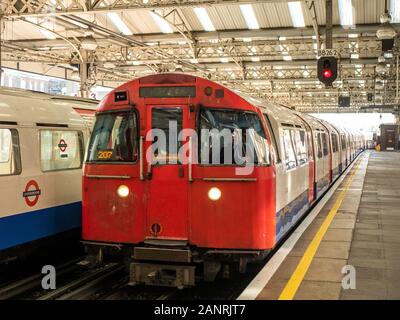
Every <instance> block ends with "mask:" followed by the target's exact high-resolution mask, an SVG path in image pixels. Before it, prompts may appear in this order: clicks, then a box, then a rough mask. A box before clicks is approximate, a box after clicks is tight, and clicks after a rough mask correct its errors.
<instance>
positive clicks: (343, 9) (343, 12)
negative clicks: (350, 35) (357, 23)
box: [339, 0, 354, 27]
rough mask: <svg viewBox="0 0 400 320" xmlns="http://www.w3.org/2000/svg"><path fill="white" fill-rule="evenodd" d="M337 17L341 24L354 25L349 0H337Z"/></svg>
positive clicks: (352, 10) (345, 25)
mask: <svg viewBox="0 0 400 320" xmlns="http://www.w3.org/2000/svg"><path fill="white" fill-rule="evenodd" d="M339 18H340V24H341V25H342V26H344V27H350V26H354V8H353V4H352V3H351V0H339Z"/></svg>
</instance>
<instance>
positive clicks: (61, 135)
mask: <svg viewBox="0 0 400 320" xmlns="http://www.w3.org/2000/svg"><path fill="white" fill-rule="evenodd" d="M82 155H83V143H82V134H81V132H78V131H63V130H40V163H41V169H42V171H43V172H46V171H57V170H68V169H78V168H80V167H81V165H82Z"/></svg>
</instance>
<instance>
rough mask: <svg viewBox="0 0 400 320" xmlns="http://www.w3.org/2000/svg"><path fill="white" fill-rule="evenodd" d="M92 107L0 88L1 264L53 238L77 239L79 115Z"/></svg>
mask: <svg viewBox="0 0 400 320" xmlns="http://www.w3.org/2000/svg"><path fill="white" fill-rule="evenodd" d="M95 107H96V102H91V101H89V100H80V99H76V98H70V97H62V96H53V95H48V94H44V93H35V92H31V91H27V90H17V89H6V88H2V89H0V203H1V205H0V263H5V262H9V261H10V260H16V259H18V258H21V257H24V256H26V255H28V253H31V252H34V251H35V250H36V249H38V248H40V245H41V244H45V242H46V245H47V244H49V243H51V242H52V240H54V238H52V237H58V236H61V235H65V236H66V237H65V238H67V237H68V238H70V237H69V236H70V235H72V234H75V239H76V240H79V237H78V236H79V228H80V226H81V174H82V173H81V172H82V171H81V170H82V162H83V158H84V149H85V142H86V141H87V140H88V136H89V127H88V124H87V121H85V120H84V119H82V116H81V115H80V113H84V114H85V116H86V117H89V115H90V114H92V117H93V116H94V111H95ZM74 108H77V109H78V111H76V110H74ZM74 230H75V232H74ZM70 232H71V233H70ZM63 238H64V237H63ZM60 239H61V237H60Z"/></svg>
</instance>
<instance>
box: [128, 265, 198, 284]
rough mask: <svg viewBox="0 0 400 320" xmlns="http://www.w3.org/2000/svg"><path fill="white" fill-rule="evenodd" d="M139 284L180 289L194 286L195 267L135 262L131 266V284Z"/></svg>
mask: <svg viewBox="0 0 400 320" xmlns="http://www.w3.org/2000/svg"><path fill="white" fill-rule="evenodd" d="M137 284H145V285H152V286H163V287H176V288H178V289H183V288H187V287H192V286H194V285H195V267H194V266H187V265H172V264H165V265H164V264H152V263H140V262H133V263H131V264H130V268H129V285H137Z"/></svg>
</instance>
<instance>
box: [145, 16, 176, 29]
mask: <svg viewBox="0 0 400 320" xmlns="http://www.w3.org/2000/svg"><path fill="white" fill-rule="evenodd" d="M150 15H151V17H152V18H153V20H154V22H155V23H156V24H157V26H158V27H159V28H160V30H161V32H162V33H173V32H174V30H172V28H171V26H170V25H169V23H168V22H167V21H166V20H165V19H164V18H161V17H160V16H159V15H158V14H156V13H154V12H153V11H150Z"/></svg>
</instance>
